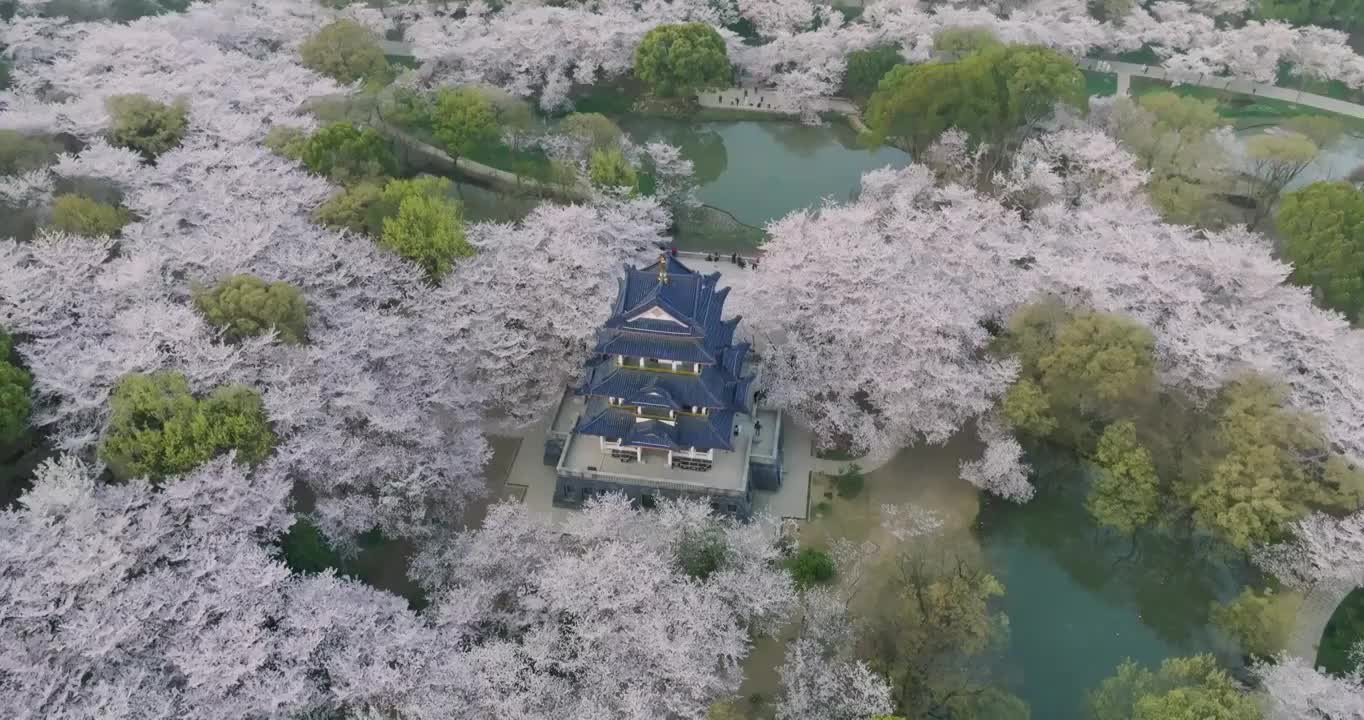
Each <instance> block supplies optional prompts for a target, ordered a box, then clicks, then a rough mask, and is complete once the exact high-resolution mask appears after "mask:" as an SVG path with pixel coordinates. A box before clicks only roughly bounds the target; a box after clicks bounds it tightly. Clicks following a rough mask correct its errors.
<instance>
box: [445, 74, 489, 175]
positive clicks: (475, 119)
mask: <svg viewBox="0 0 1364 720" xmlns="http://www.w3.org/2000/svg"><path fill="white" fill-rule="evenodd" d="M431 130H432V132H434V133H435V135H436V139H437V140H440V142H441V144H442V145H444V146H445V150H446V152H448V153H450V154H451V155H452V156H454V157H456V158H458V157H460V156H462V155H468V154H469V153H471V152H473V151H474V150H476V149H478V148H479V147H481V146H483V145H488V144H491V143H494V142H496V141H497V130H498V128H497V117H496V114H495V113H494V111H493V106H492V103H490V102H488V99H487V97H485V96H484V95H483V94H482V93H480V92H478V90H476V89H474V88H467V87H463V88H446V89H442V90H441V91H440V92H438V93H436V100H435V105H434V107H433V109H432V111H431Z"/></svg>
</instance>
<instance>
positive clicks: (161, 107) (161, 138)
mask: <svg viewBox="0 0 1364 720" xmlns="http://www.w3.org/2000/svg"><path fill="white" fill-rule="evenodd" d="M105 106H106V107H107V109H108V110H109V116H110V120H109V142H111V143H113V144H114V145H118V146H120V147H125V148H128V149H129V150H136V151H137V152H139V153H142V156H143V157H145V158H147V159H149V160H151V159H155V158H156V156H158V155H160V154H161V153H164V152H166V151H167V150H170V149H171V148H173V147H175V146H176V145H179V144H180V141H181V140H182V139H184V137H185V130H186V129H187V128H188V127H189V110H188V108H187V106H186V105H185V103H184V101H182V100H177V101H175V102H174V103H172V104H170V105H167V104H166V103H162V102H157V101H155V100H152V99H151V98H149V97H147V96H146V95H114V96H112V97H110V98H109V99H108V100H107V101H105Z"/></svg>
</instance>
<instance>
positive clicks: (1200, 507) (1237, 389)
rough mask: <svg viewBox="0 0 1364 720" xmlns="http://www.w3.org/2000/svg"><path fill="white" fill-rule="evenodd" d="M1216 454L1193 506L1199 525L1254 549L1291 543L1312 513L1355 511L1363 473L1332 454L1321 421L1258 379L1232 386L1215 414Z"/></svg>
mask: <svg viewBox="0 0 1364 720" xmlns="http://www.w3.org/2000/svg"><path fill="white" fill-rule="evenodd" d="M1212 411H1213V414H1214V417H1215V430H1214V431H1213V435H1214V437H1213V438H1212V439H1211V444H1212V451H1211V452H1210V454H1209V457H1208V458H1207V460H1206V462H1205V463H1204V466H1203V472H1202V477H1201V478H1199V481H1198V482H1197V484H1195V485H1193V486H1192V487H1191V491H1190V492H1189V496H1188V498H1187V500H1188V503H1189V505H1190V506H1191V507H1192V508H1193V513H1194V520H1195V521H1196V522H1197V523H1198V524H1199V525H1200V526H1202V527H1204V528H1206V529H1208V530H1210V531H1211V532H1213V533H1214V534H1215V535H1216V536H1218V537H1219V538H1221V539H1222V540H1224V541H1226V542H1228V543H1230V544H1231V545H1233V546H1235V547H1237V548H1241V549H1247V548H1249V547H1251V546H1253V545H1259V544H1264V543H1269V542H1272V541H1275V540H1280V539H1282V538H1284V537H1285V536H1286V535H1287V533H1288V532H1289V530H1290V525H1291V524H1292V523H1293V522H1294V521H1295V520H1297V519H1298V518H1301V517H1302V516H1303V515H1306V514H1307V513H1308V512H1309V511H1311V510H1313V509H1332V510H1336V511H1349V510H1353V509H1354V508H1355V507H1357V505H1358V496H1357V494H1356V489H1357V488H1359V487H1364V485H1362V484H1361V482H1362V481H1361V474H1364V471H1362V470H1358V469H1354V468H1351V467H1350V466H1349V465H1348V463H1346V462H1345V461H1344V460H1343V459H1342V458H1340V457H1339V456H1338V455H1336V454H1335V453H1333V452H1332V451H1331V447H1330V444H1329V443H1328V442H1327V440H1326V438H1325V437H1324V436H1323V435H1322V433H1321V431H1320V428H1319V427H1318V425H1317V422H1316V420H1315V418H1313V417H1311V416H1310V415H1307V414H1306V413H1302V412H1299V411H1297V410H1293V409H1291V408H1290V407H1289V406H1288V403H1287V400H1286V397H1285V393H1284V389H1283V388H1282V387H1280V386H1278V385H1275V384H1273V383H1270V382H1268V381H1266V380H1265V379H1264V378H1261V377H1259V376H1256V375H1246V376H1243V377H1239V378H1236V379H1234V380H1232V381H1231V382H1229V383H1227V384H1226V385H1224V386H1223V387H1222V389H1221V390H1220V391H1219V392H1218V396H1217V398H1216V400H1215V401H1214V403H1213V408H1212Z"/></svg>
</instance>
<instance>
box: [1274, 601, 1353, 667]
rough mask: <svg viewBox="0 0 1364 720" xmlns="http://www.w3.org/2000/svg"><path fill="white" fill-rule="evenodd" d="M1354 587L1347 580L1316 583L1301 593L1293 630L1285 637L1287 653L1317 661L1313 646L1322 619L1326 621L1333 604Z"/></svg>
mask: <svg viewBox="0 0 1364 720" xmlns="http://www.w3.org/2000/svg"><path fill="white" fill-rule="evenodd" d="M1353 590H1354V588H1353V587H1351V585H1350V584H1349V583H1318V584H1317V585H1314V586H1312V589H1311V590H1308V591H1307V594H1306V595H1305V596H1304V597H1303V600H1302V606H1301V607H1299V608H1298V616H1297V618H1295V619H1294V622H1293V632H1292V633H1291V634H1290V635H1289V637H1288V648H1287V650H1288V653H1289V654H1290V655H1296V656H1298V657H1300V658H1302V659H1304V660H1306V661H1307V662H1308V663H1309V664H1315V663H1316V661H1317V646H1318V645H1320V644H1321V636H1322V633H1324V632H1326V623H1328V622H1330V620H1331V616H1332V615H1334V614H1335V612H1336V608H1338V607H1340V603H1341V602H1343V601H1344V600H1345V596H1346V595H1349V594H1350V592H1351V591H1353Z"/></svg>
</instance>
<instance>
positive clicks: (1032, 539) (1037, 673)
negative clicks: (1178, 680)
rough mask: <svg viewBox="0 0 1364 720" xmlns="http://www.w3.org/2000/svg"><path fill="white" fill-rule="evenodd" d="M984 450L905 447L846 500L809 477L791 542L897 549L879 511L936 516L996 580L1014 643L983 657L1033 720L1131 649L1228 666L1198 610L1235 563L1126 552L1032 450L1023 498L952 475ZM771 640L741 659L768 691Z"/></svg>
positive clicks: (1075, 471)
mask: <svg viewBox="0 0 1364 720" xmlns="http://www.w3.org/2000/svg"><path fill="white" fill-rule="evenodd" d="M980 450H981V448H980V446H979V444H978V443H977V442H975V440H974V438H973V437H972V434H971V433H969V432H963V433H961V434H959V435H958V436H957V437H956V438H954V439H953V440H952V441H950V442H949V443H947V444H946V445H943V446H940V447H934V446H922V447H914V448H909V449H906V450H903V451H901V452H900V453H899V454H898V455H896V456H895V457H894V458H893V459H892V460H890V462H888V463H886V464H885V465H883V466H881V467H879V468H877V469H876V470H874V471H873V472H871V473H868V475H867V479H866V486H865V489H864V490H863V492H862V493H861V494H860V495H858V496H857V497H855V498H853V499H842V498H839V497H837V496H836V495H835V494H834V493H832V492H829V491H830V490H831V489H832V488H830V487H829V486H828V483H827V481H825V480H823V479H822V478H821V479H818V480H817V482H816V483H815V485H814V487H813V488H812V492H811V495H812V497H813V498H815V500H816V501H818V500H821V499H822V500H823V502H824V503H825V504H826V505H827V506H828V509H827V511H825V512H821V513H818V516H817V517H816V518H815V519H813V520H812V521H811V522H809V523H808V524H807V525H806V526H805V527H804V528H803V529H802V531H801V542H802V543H807V544H811V545H814V546H817V547H822V546H827V545H828V544H829V543H831V542H832V541H834V540H835V539H837V538H848V539H851V540H853V541H854V542H858V543H861V542H863V541H871V542H873V543H874V544H876V545H878V546H882V547H893V546H894V541H893V540H891V539H890V538H889V537H887V536H886V534H885V532H884V530H882V529H880V528H879V524H880V508H881V507H882V506H883V505H885V504H893V505H903V504H908V505H911V506H914V507H918V508H922V509H926V510H931V511H933V512H934V513H936V514H937V515H938V516H939V518H940V519H942V521H943V523H944V530H943V538H942V539H943V541H945V543H946V547H947V548H949V549H950V550H951V551H952V552H953V553H955V554H956V555H958V556H959V557H961V558H963V559H967V560H971V559H979V560H980V561H981V562H983V563H984V564H985V565H986V566H987V567H989V568H990V570H991V572H993V573H994V574H995V576H996V577H998V578H999V580H1000V581H1001V582H1002V583H1003V584H1004V586H1005V594H1004V597H1003V598H1001V599H1000V601H999V609H1000V610H1002V611H1003V612H1005V613H1006V614H1007V615H1008V617H1009V624H1010V639H1009V644H1008V647H1007V649H1006V650H1005V651H1004V653H1003V657H1002V658H1000V661H999V662H998V663H996V664H993V665H992V666H993V667H994V668H995V679H996V681H997V682H998V683H999V684H1001V685H1003V686H1005V687H1007V688H1008V689H1009V690H1010V691H1011V692H1013V693H1015V694H1017V695H1018V696H1019V697H1021V698H1022V699H1023V700H1024V701H1025V702H1027V703H1028V705H1029V707H1030V708H1031V716H1032V717H1033V718H1036V719H1037V720H1087V716H1086V713H1085V708H1084V698H1085V693H1086V692H1087V691H1089V690H1090V689H1092V688H1095V687H1097V686H1098V685H1099V684H1100V683H1101V682H1103V680H1104V679H1105V678H1107V677H1109V676H1110V675H1112V674H1113V673H1114V671H1115V669H1116V668H1117V666H1118V665H1119V664H1120V663H1122V661H1123V660H1124V659H1126V658H1129V657H1130V658H1132V659H1134V660H1136V661H1138V662H1141V663H1144V664H1147V665H1151V666H1154V665H1158V664H1159V663H1160V661H1161V660H1163V659H1165V658H1168V657H1175V656H1183V655H1192V654H1197V653H1201V652H1212V653H1214V654H1217V655H1219V657H1221V658H1222V659H1223V660H1224V662H1226V664H1227V665H1228V667H1236V666H1237V663H1238V661H1237V660H1236V657H1235V654H1234V652H1231V651H1232V650H1233V648H1229V647H1225V646H1223V645H1222V643H1223V642H1224V641H1222V640H1220V639H1219V638H1218V637H1217V636H1216V635H1215V634H1214V633H1213V632H1212V631H1211V629H1210V628H1209V626H1208V610H1209V606H1210V605H1211V604H1212V603H1213V602H1214V601H1218V600H1226V599H1229V598H1230V597H1233V596H1234V595H1235V594H1236V593H1237V592H1239V590H1240V584H1239V582H1238V580H1240V579H1242V578H1243V577H1244V576H1245V575H1246V572H1247V571H1246V569H1245V568H1243V567H1239V566H1233V567H1229V566H1228V563H1226V562H1225V561H1223V560H1220V559H1218V558H1216V557H1213V556H1211V553H1210V551H1209V550H1208V549H1207V548H1204V547H1200V546H1198V545H1197V544H1195V543H1192V542H1188V541H1178V540H1175V539H1172V538H1169V537H1162V536H1151V535H1143V537H1142V538H1141V539H1140V541H1139V543H1138V544H1137V547H1136V549H1135V552H1134V551H1133V546H1132V543H1131V541H1130V540H1129V539H1128V538H1126V537H1118V536H1115V535H1113V534H1111V533H1108V532H1105V531H1102V530H1100V529H1099V528H1097V527H1096V526H1095V524H1094V523H1093V521H1092V520H1091V519H1090V517H1089V514H1088V512H1087V511H1086V510H1085V508H1084V505H1083V501H1084V498H1083V494H1082V492H1083V488H1084V487H1085V485H1086V483H1087V480H1086V478H1084V477H1083V476H1082V475H1081V472H1082V470H1081V469H1080V468H1078V467H1077V466H1076V465H1074V464H1073V463H1069V462H1060V461H1056V462H1053V461H1051V460H1050V459H1049V458H1046V457H1040V458H1039V457H1034V458H1030V462H1032V463H1033V466H1034V468H1035V469H1036V470H1037V473H1038V480H1037V484H1038V488H1039V489H1038V493H1037V496H1036V497H1034V498H1033V499H1032V500H1031V501H1030V502H1028V503H1026V504H1023V505H1017V504H1014V503H1009V502H1005V501H999V500H996V499H993V498H989V497H985V496H982V495H980V494H979V493H978V492H977V491H976V490H975V489H974V488H973V487H971V486H970V485H969V484H967V483H966V482H964V481H962V480H961V479H959V477H958V468H959V464H960V462H961V461H962V460H969V459H973V458H975V457H978V456H979V454H980ZM1077 488H1078V489H1080V492H1077V491H1076V489H1077ZM865 600H866V601H867V602H871V603H878V604H879V603H881V602H889V601H890V600H889V598H878V597H868V598H865ZM769 645H770V644H769ZM769 645H763V646H760V647H759V652H760V653H762V656H761V657H759V658H755V662H754V663H752V664H750V668H751V669H750V675H751V676H754V677H753V678H752V680H753V682H752V684H751V685H750V687H749V688H748V690H749V691H758V690H761V691H764V692H769V693H770V692H773V691H775V688H776V687H777V678H776V674H775V672H771V671H769V670H767V669H766V668H764V667H760V665H761V664H764V663H772V664H775V663H779V662H780V658H781V653H780V649H779V648H777V647H770V646H769Z"/></svg>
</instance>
